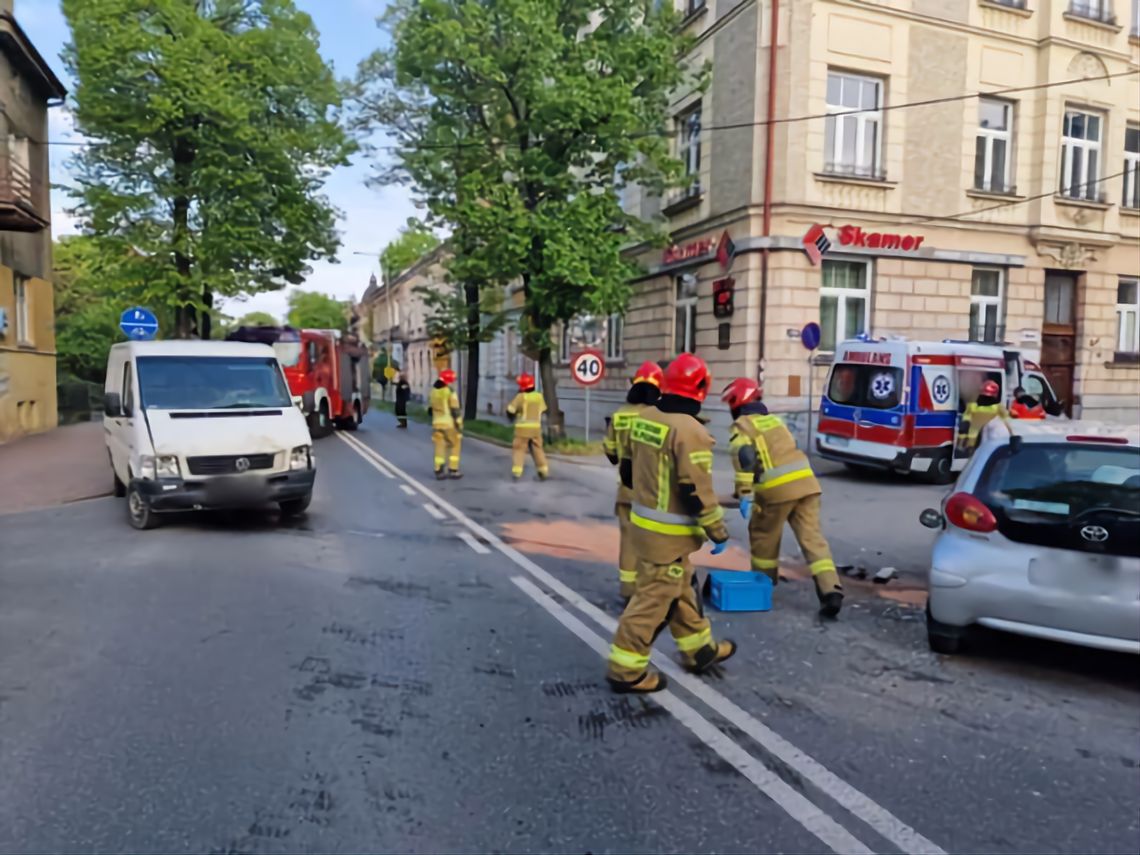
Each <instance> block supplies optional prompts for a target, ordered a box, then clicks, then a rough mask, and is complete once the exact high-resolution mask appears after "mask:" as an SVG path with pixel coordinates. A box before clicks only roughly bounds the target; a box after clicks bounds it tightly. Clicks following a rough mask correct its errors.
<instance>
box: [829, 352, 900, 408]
mask: <svg viewBox="0 0 1140 855" xmlns="http://www.w3.org/2000/svg"><path fill="white" fill-rule="evenodd" d="M902 391H903V371H902V369H901V368H890V367H888V366H884V365H849V364H847V363H841V364H839V365H836V366H835V370H834V371H832V372H831V383H830V384H829V385H828V387H827V397H828V398H829V399H830V400H832V401H834V402H835V403H837V404H845V405H847V406H849V407H871V408H872V409H876V410H890V409H894V408H895V407H897V406H898V405H899V403H900V402H901V401H902Z"/></svg>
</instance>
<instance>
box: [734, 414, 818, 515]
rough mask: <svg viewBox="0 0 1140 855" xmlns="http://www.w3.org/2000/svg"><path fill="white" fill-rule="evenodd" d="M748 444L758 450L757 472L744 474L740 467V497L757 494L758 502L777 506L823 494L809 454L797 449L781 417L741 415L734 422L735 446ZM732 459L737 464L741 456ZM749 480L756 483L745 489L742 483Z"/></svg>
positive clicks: (738, 473) (794, 440)
mask: <svg viewBox="0 0 1140 855" xmlns="http://www.w3.org/2000/svg"><path fill="white" fill-rule="evenodd" d="M745 442H751V443H752V444H753V445H754V446H755V448H756V470H755V471H754V472H752V473H745V472H741V471H740V470H739V468H738V470H737V476H738V479H739V480H737V482H736V484H737V493H738V495H749V493H751V492H754V493H755V494H756V497H757V499H758V501H760V502H771V503H773V504H775V503H778V502H795V501H798V500H799V499H802V498H804V497H806V496H815V495H818V494H819V493H821V492H823V490H822V489H821V488H820V486H819V481H818V480H816V477H815V473H814V472H812V468H811V463H810V461H809V460H808V457H807V455H806V454H804V453H803V452H802V451H801V450H800V449H799V448H798V447H797V446H796V439H795V437H793V436H792V432H791V431H790V430H788V426H787V425H785V424H784V420H783V419H781V418H780V417H779V416H773V415H765V416H741V417H740V418H739V419H737V420H736V421H735V422H733V423H732V443H733V444H734V445H733V447H734V448H739V446H740V444H741V443H745ZM732 457H733V462H734V464H736V465H738V464H737V461H738V460H739V455H738V454H736V453H734V454H733V456H732ZM749 477H750V478H751V480H752V481H753V484H752V485H751V487H746V486H745V484H744V483H743V482H744V481H745V480H746V479H748V478H749Z"/></svg>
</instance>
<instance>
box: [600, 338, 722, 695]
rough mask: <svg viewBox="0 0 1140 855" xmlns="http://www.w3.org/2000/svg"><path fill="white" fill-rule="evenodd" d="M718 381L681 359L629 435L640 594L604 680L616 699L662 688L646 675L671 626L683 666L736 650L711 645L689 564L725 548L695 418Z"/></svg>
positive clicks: (697, 666) (705, 442) (708, 441)
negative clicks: (704, 552)
mask: <svg viewBox="0 0 1140 855" xmlns="http://www.w3.org/2000/svg"><path fill="white" fill-rule="evenodd" d="M711 381H712V376H711V375H710V374H709V370H708V366H707V365H705V363H704V360H702V359H700V358H699V357H696V356H693V355H692V354H691V353H683V354H681V355H680V356H678V357H677V358H676V359H674V360H673V361H672V362H671V363H670V364H669V367H668V368H667V369H665V376H664V384H663V385H664V388H663V389H662V395H661V399H660V400H659V401H658V402H657V404H656V406H654V407H646V408H645V411H644V412H643V413H642V414H641V415H640V416H638V417H637V418H636V419H635V420H634V422H633V426H632V427H631V428H630V433H629V436H630V449H631V452H632V460H631V465H630V466H629V467H628V470H627V471H628V472H629V474H630V475H631V478H632V480H631V481H629V482H627V483H626V486H627V487H629V488H630V489H632V490H633V503H632V505H631V507H630V521H631V523H632V524H633V548H634V552H635V553H636V555H637V588H636V590H635V591H634V593H633V599H632V600H630V601H629V605H628V606H626V607H625V611H624V612H622V616H621V620H619V621H618V627H617V632H616V633H614V640H613V644H612V645H611V647H610V658H609V671H608V673H607V675H606V679H607V680H608V681H609V683H610V686H611V688H612V689H613V690H614V691H615V692H619V693H626V692H636V693H646V692H657V691H660V690H661V689H664V688H665V683H666V681H665V677H664V676H663V675H661V674H660V673H658V672H657V671H656V670H655V669H653V668H650V667H649V651H650V648H651V647H652V645H653V640H654V639H655V638H656V637H657V634H658V633H659V632H660V631H661V630H662V629H664V628H665V627H666V626H668V627H669V631H670V633H672V635H673V641H674V642H675V643H676V645H677V648H678V650H680V652H681V659H682V662H683V663H684V665H685V667H686V668H687V669H688V670H690V671H692V672H694V673H701V672H703V671H707V670H708V669H709V668H711V667H712V666H713V665H715V664H716V663H718V662H723V661H724V660H726V659H728V658H729V657H730V656H732V654H734V653H735V652H736V643H735V642H733V641H720V642H717V641H715V640H713V634H712V627H711V626H710V625H709V621H708V618H706V617H705V615H704V609H703V607H702V606H701V598H700V595H699V594H698V593H697V585H696V581H695V579H694V576H693V565H692V563H691V562H690V560H689V556H690V555H691V554H692V553H694V552H696V551H697V550H698V549H700V548H701V545H702V544H703V543H704V542H705V540H706V539H707V540H712V541H713V543H714V544H715V546H714V547H713V550H712V551H713V554H714V555H719V554H720V553H721V552H723V551H724V550H725V548H726V547H727V546H728V529H727V528H726V527H725V524H724V509H723V508H722V507H721V506H720V502H719V500H718V499H717V496H716V491H715V490H714V489H713V479H712V462H713V438H712V436H711V435H710V434H709V432H708V430H706V429H705V426H704V424H702V423H701V421H700V420H699V419H698V415H699V413H700V411H701V402H702V401H704V399H705V396H706V395H707V394H708V390H709V384H710V383H711Z"/></svg>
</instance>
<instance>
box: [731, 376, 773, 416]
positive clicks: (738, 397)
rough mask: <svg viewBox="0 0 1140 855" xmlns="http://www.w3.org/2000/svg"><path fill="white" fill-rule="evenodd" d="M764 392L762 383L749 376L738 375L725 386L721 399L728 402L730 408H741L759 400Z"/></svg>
mask: <svg viewBox="0 0 1140 855" xmlns="http://www.w3.org/2000/svg"><path fill="white" fill-rule="evenodd" d="M763 394H764V390H763V389H761V388H760V384H759V383H757V382H756V381H755V380H751V379H749V378H748V377H737V378H736V379H735V380H733V381H732V382H731V383H729V384H728V385H727V386H725V387H724V391H723V392H721V395H720V399H721V400H722V401H724V402H725V403H726V404H728V408H729V409H730V410H739V409H740V408H741V407H743V406H744V405H745V404H751V403H752V402H753V401H759V400H760V397H761V396H762V395H763Z"/></svg>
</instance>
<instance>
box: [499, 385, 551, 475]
mask: <svg viewBox="0 0 1140 855" xmlns="http://www.w3.org/2000/svg"><path fill="white" fill-rule="evenodd" d="M517 379H518V384H519V393H518V394H517V395H515V397H514V400H512V401H511V402H510V404H508V405H507V417H508V418H509V419H510V420H511V421H512V422H514V423H515V438H514V442H513V443H512V444H511V477H512V478H514V480H516V481H517V480H519V479H520V478H521V477H522V474H523V467H524V466H526V456H527V454H528V453H529V454H530V455H531V456H532V457H533V458H534V468H535V469H536V470H537V471H538V479H539V480H540V481H545V480H546V479H547V477H548V476H549V475H550V464H549V463H548V462H547V460H546V452H545V451H543V449H542V414H543V413H545V412H546V400H545V399H544V398H543V397H542V393H541V392H536V391H534V377H533V376H532V375H530V374H520V375H519V376H518V378H517Z"/></svg>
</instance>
